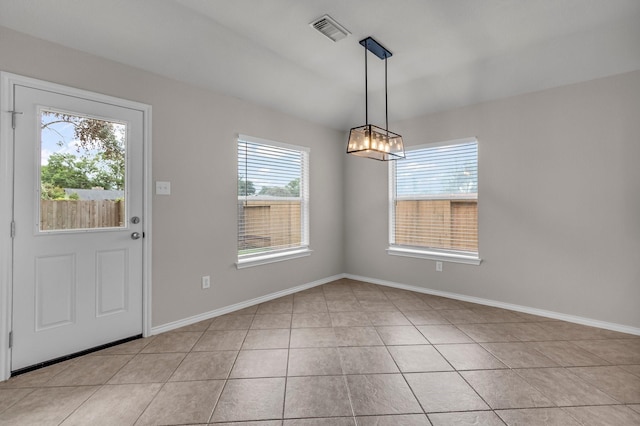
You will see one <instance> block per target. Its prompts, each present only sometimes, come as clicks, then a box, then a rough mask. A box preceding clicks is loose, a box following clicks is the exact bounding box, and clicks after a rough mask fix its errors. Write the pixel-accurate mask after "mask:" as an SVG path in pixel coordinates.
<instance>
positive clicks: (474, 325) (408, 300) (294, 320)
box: [0, 279, 640, 426]
mask: <svg viewBox="0 0 640 426" xmlns="http://www.w3.org/2000/svg"><path fill="white" fill-rule="evenodd" d="M234 422H236V423H234ZM238 422H239V423H238ZM207 423H209V424H218V425H220V424H226V425H230V424H238V425H244V426H253V425H261V426H275V425H278V426H294V425H308V426H312V425H313V426H319V425H332V426H333V425H335V426H342V425H345V426H346V425H356V424H357V425H400V426H402V425H408V426H411V425H454V424H455V425H459V424H460V425H462V424H465V425H466V424H469V425H470V424H474V425H476V424H477V425H505V424H507V425H563V426H565V425H568V426H570V425H589V426H591V425H615V426H624V425H640V337H639V336H633V335H627V334H622V333H617V332H612V331H607V330H602V329H597V328H591V327H586V326H581V325H576V324H571V323H566V322H562V321H553V320H549V319H547V318H541V317H536V316H533V315H528V314H521V313H518V312H512V311H507V310H503V309H497V308H491V307H486V306H481V305H475V304H472V303H466V302H461V301H458V300H452V299H446V298H441V297H435V296H430V295H424V294H417V293H412V292H408V291H403V290H398V289H393V288H387V287H381V286H376V285H373V284H367V283H362V282H357V281H351V280H347V279H344V280H340V281H336V282H333V283H329V284H326V285H323V286H320V287H316V288H313V289H310V290H307V291H303V292H300V293H296V294H294V295H291V296H286V297H282V298H280V299H277V300H273V301H270V302H267V303H263V304H261V305H258V306H253V307H250V308H247V309H243V310H242V311H237V312H234V313H232V314H229V315H225V316H222V317H218V318H215V319H212V320H208V321H203V322H200V323H198V324H194V325H191V326H188V327H184V328H182V329H179V330H175V331H172V332H169V333H165V334H162V335H159V336H155V337H151V338H147V339H139V340H135V341H132V342H129V343H126V344H123V345H120V346H116V347H112V348H109V349H106V350H103V351H100V352H96V353H93V354H90V355H86V356H83V357H81V358H76V359H73V360H70V361H66V362H64V363H60V364H56V365H52V366H50V367H47V368H43V369H40V370H36V371H33V372H31V373H27V374H24V375H20V376H17V377H14V378H12V379H10V380H8V381H6V382H2V383H0V425H23V424H24V425H38V424H47V425H49V424H51V425H58V424H62V425H101V424H112V425H128V424H136V425H160V424H162V425H168V424H170V425H173V424H207Z"/></svg>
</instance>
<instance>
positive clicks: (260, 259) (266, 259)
mask: <svg viewBox="0 0 640 426" xmlns="http://www.w3.org/2000/svg"><path fill="white" fill-rule="evenodd" d="M312 252H313V250H311V249H310V248H308V247H305V248H302V249H296V250H289V251H285V252H280V253H269V254H265V255H262V256H252V257H249V258H246V259H238V261H237V262H236V268H238V269H243V268H251V267H253V266H260V265H266V264H269V263H275V262H282V261H284V260H289V259H297V258H299V257H306V256H310V255H311V253H312Z"/></svg>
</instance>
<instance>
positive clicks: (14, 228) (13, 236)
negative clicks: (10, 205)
mask: <svg viewBox="0 0 640 426" xmlns="http://www.w3.org/2000/svg"><path fill="white" fill-rule="evenodd" d="M15 236H16V222H15V220H12V221H11V238H15Z"/></svg>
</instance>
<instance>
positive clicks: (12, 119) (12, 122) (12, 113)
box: [9, 111, 22, 129]
mask: <svg viewBox="0 0 640 426" xmlns="http://www.w3.org/2000/svg"><path fill="white" fill-rule="evenodd" d="M9 112H10V113H11V128H12V129H15V128H16V115H18V114H22V113H21V112H20V111H9Z"/></svg>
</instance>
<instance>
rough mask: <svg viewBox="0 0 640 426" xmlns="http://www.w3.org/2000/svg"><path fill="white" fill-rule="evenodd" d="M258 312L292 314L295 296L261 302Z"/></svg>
mask: <svg viewBox="0 0 640 426" xmlns="http://www.w3.org/2000/svg"><path fill="white" fill-rule="evenodd" d="M256 313H257V314H292V313H293V296H287V297H281V298H279V299H275V300H271V301H269V302H265V303H262V304H260V306H259V307H258V311H257V312H256Z"/></svg>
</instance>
